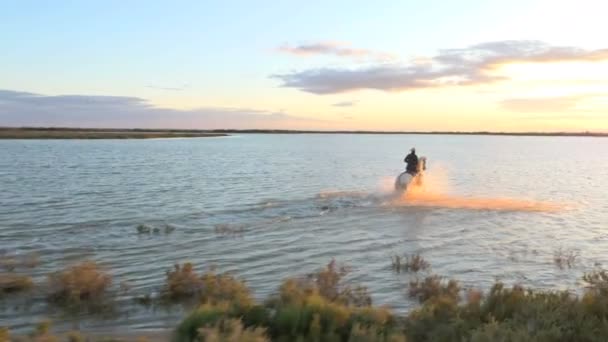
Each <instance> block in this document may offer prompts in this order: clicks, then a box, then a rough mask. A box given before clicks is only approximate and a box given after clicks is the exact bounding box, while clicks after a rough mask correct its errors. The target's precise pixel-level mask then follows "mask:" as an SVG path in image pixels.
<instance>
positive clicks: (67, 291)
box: [47, 261, 112, 311]
mask: <svg viewBox="0 0 608 342" xmlns="http://www.w3.org/2000/svg"><path fill="white" fill-rule="evenodd" d="M111 285H112V277H111V276H110V275H109V274H108V273H106V272H105V271H104V270H103V269H101V267H99V265H97V264H96V263H95V262H92V261H85V262H82V263H80V264H77V265H74V266H71V267H68V268H66V269H64V270H62V271H58V272H55V273H52V274H51V275H49V277H48V291H49V293H48V296H47V299H48V301H49V302H50V303H52V304H56V305H59V306H61V307H64V308H68V309H70V310H76V311H80V310H82V309H84V308H87V309H92V310H93V311H100V310H105V309H107V308H108V304H109V302H110V299H111V298H110V297H111V295H110V286H111Z"/></svg>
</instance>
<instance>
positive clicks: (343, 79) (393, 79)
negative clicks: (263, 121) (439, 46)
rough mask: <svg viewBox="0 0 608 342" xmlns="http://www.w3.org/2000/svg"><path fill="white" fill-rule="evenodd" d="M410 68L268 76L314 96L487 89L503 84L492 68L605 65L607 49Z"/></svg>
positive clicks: (474, 57)
mask: <svg viewBox="0 0 608 342" xmlns="http://www.w3.org/2000/svg"><path fill="white" fill-rule="evenodd" d="M419 60H420V58H417V59H416V60H412V62H411V63H410V64H405V65H404V64H395V63H393V64H386V63H382V64H379V65H375V66H366V67H359V68H318V69H309V70H303V71H295V72H291V73H285V74H275V75H271V76H270V77H271V78H274V79H278V80H279V81H281V82H282V86H283V87H287V88H295V89H299V90H301V91H305V92H309V93H314V94H334V93H342V92H348V91H353V90H359V89H376V90H381V91H405V90H410V89H420V88H430V87H441V86H454V85H472V84H487V83H492V82H497V81H501V80H505V78H504V77H496V76H493V75H491V71H492V69H494V68H495V67H497V66H499V65H502V64H506V63H513V62H564V61H590V62H591V61H603V60H608V49H599V50H584V49H581V48H576V47H568V46H566V47H563V46H551V45H548V44H545V43H543V42H540V41H529V40H512V41H498V42H488V43H482V44H477V45H472V46H469V47H467V48H462V49H446V50H440V51H439V54H438V55H436V56H433V57H429V58H427V59H425V63H420V62H419Z"/></svg>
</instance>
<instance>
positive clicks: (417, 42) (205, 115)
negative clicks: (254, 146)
mask: <svg viewBox="0 0 608 342" xmlns="http://www.w3.org/2000/svg"><path fill="white" fill-rule="evenodd" d="M606 13H608V2H607V1H603V0H595V1H591V0H578V1H559V0H551V1H548V0H547V1H545V0H538V1H534V0H526V1H524V0H511V1H481V0H479V1H403V0H401V1H368V0H366V1H353V0H348V1H245V0H243V1H194V0H192V1H173V2H169V1H108V0H106V1H33V0H32V1H30V0H22V1H5V2H4V3H3V5H2V10H0V46H1V47H2V48H1V53H0V126H75V127H119V128H132V127H141V128H201V129H215V128H241V129H242V128H281V129H320V130H352V129H357V130H391V131H392V130H410V131H426V130H434V131H453V130H456V131H478V130H488V131H596V132H608V36H607V34H606V33H607V32H608V20H606Z"/></svg>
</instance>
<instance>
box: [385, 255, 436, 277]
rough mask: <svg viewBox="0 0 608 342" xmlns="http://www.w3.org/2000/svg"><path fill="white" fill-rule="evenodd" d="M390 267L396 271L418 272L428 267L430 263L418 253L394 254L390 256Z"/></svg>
mask: <svg viewBox="0 0 608 342" xmlns="http://www.w3.org/2000/svg"><path fill="white" fill-rule="evenodd" d="M391 267H392V269H393V271H395V272H396V273H401V272H418V271H424V270H426V269H428V268H429V267H431V264H430V263H429V262H428V261H426V260H424V258H423V257H422V256H421V255H420V254H418V253H416V254H412V255H406V256H403V257H402V256H400V255H398V254H395V255H392V256H391Z"/></svg>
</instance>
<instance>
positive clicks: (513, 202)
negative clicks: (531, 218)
mask: <svg viewBox="0 0 608 342" xmlns="http://www.w3.org/2000/svg"><path fill="white" fill-rule="evenodd" d="M446 179H447V177H445V170H442V169H439V170H434V171H433V172H432V173H426V174H425V175H424V178H423V181H422V183H421V184H420V185H416V184H412V185H410V187H408V189H407V191H406V192H405V193H402V194H400V195H399V196H397V197H396V198H395V199H394V200H393V201H392V202H391V205H395V206H415V207H438V208H451V209H469V210H496V211H532V212H557V211H561V210H564V209H566V206H565V205H563V204H560V203H553V202H545V201H534V200H526V199H515V198H507V197H468V196H458V195H453V194H450V193H449V185H448V183H447V181H446Z"/></svg>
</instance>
